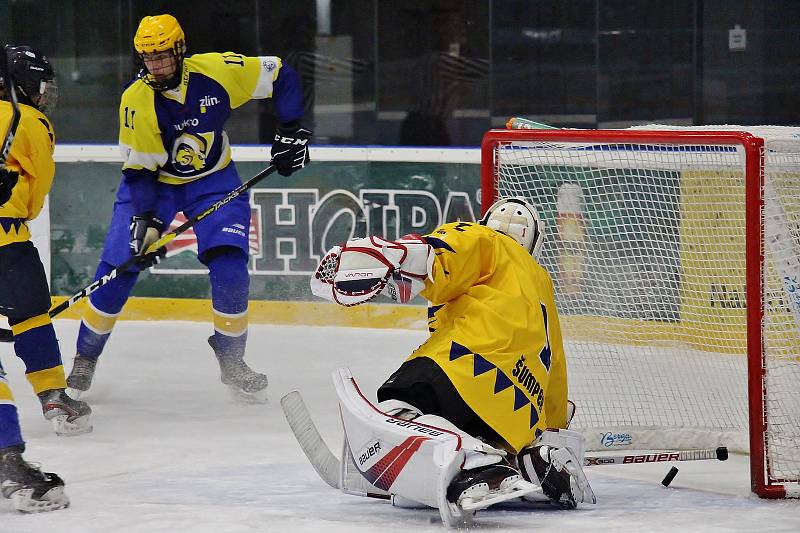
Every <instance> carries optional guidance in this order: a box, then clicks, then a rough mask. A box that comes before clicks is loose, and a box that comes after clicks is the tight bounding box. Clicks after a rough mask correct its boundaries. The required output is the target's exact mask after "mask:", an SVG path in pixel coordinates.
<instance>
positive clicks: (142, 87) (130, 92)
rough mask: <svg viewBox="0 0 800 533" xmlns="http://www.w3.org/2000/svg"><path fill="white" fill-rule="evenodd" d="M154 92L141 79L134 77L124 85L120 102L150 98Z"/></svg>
mask: <svg viewBox="0 0 800 533" xmlns="http://www.w3.org/2000/svg"><path fill="white" fill-rule="evenodd" d="M153 95H155V92H154V91H153V89H152V88H151V87H150V86H149V85H147V84H146V83H145V82H144V80H143V79H141V78H134V79H133V80H131V81H130V83H128V84H127V85H126V86H125V89H124V90H123V91H122V98H121V99H120V102H137V103H138V102H142V101H147V100H148V99H150V100H152V99H153Z"/></svg>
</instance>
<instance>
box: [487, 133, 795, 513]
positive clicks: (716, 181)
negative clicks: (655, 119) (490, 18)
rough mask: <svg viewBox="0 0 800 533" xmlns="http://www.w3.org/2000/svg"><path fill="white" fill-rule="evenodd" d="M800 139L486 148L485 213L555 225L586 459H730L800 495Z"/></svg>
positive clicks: (774, 489)
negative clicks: (668, 454)
mask: <svg viewBox="0 0 800 533" xmlns="http://www.w3.org/2000/svg"><path fill="white" fill-rule="evenodd" d="M751 131H753V130H751ZM796 133H797V132H795V131H794V130H791V129H787V128H783V129H781V128H761V129H760V130H758V131H753V133H746V132H742V131H711V130H695V129H684V130H680V131H673V130H669V131H668V130H664V131H660V130H657V129H655V128H653V129H648V130H633V129H632V130H608V131H600V130H491V131H490V132H488V133H487V134H486V136H485V137H484V141H483V147H482V180H483V184H482V195H483V196H482V204H483V208H484V210H485V209H486V208H487V207H488V206H489V205H491V203H492V201H494V200H495V199H496V198H498V197H503V196H524V197H525V198H527V199H528V200H529V201H530V202H532V203H533V204H534V205H536V206H537V208H538V209H539V212H540V215H541V216H542V218H543V220H544V222H545V226H546V228H547V229H546V237H545V241H544V246H543V248H542V251H541V254H540V262H541V263H542V265H543V266H544V267H545V268H546V269H547V270H548V271H549V272H550V274H551V276H552V278H553V282H554V286H555V291H556V303H557V305H558V308H559V311H560V318H561V329H562V332H563V336H564V344H565V350H566V354H567V363H568V369H569V386H570V398H571V399H573V400H574V401H575V402H576V403H577V405H578V410H577V414H576V417H575V419H574V421H573V426H572V428H573V429H579V430H581V431H582V432H584V434H585V435H586V438H587V445H588V449H592V450H601V449H614V448H629V449H692V448H708V447H715V446H721V445H724V446H727V447H728V448H729V449H730V450H731V451H739V452H750V454H751V455H750V457H751V468H752V479H753V490H754V491H756V492H757V493H759V494H760V495H761V496H766V497H783V496H786V495H789V496H796V495H800V484H798V482H800V451H798V446H799V444H798V443H800V392H799V391H800V387H799V385H800V333H799V332H800V263H798V250H800V202H797V200H796V199H797V198H799V197H800V136H796V135H795V134H796ZM748 372H749V378H748Z"/></svg>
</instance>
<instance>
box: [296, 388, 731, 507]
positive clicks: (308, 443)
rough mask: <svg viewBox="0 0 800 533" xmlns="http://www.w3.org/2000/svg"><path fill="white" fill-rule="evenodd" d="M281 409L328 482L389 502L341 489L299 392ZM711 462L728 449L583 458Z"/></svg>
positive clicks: (588, 462) (336, 465) (337, 466)
mask: <svg viewBox="0 0 800 533" xmlns="http://www.w3.org/2000/svg"><path fill="white" fill-rule="evenodd" d="M281 407H282V408H283V414H284V416H285V417H286V421H287V422H288V423H289V427H290V428H291V429H292V433H293V434H294V437H295V439H297V442H298V444H300V448H301V449H302V450H303V453H305V455H306V457H307V458H308V461H309V462H310V463H311V466H313V467H314V470H316V472H317V474H319V477H320V478H322V480H323V481H324V482H325V483H327V484H328V485H330V486H331V487H333V488H335V489H341V490H342V491H344V492H347V493H348V494H357V495H360V496H368V497H370V498H380V499H386V496H385V495H382V494H374V493H371V492H364V491H363V490H358V489H354V488H352V487H348V486H342V483H341V481H340V472H341V462H340V461H339V459H337V458H336V456H335V455H333V452H331V450H330V448H328V445H327V444H325V441H324V440H323V439H322V436H321V435H320V433H319V430H318V429H317V427H316V425H314V421H313V420H311V415H310V414H309V413H308V408H306V404H305V402H304V401H303V397H302V396H301V395H300V393H299V392H298V391H292V392H290V393H288V394H286V395H285V396H284V397H283V398H281ZM710 459H716V460H719V461H725V460H727V459H728V449H727V448H726V447H724V446H720V447H718V448H709V449H702V450H672V451H661V452H653V453H643V454H616V455H587V456H585V457H584V459H583V466H603V465H619V464H644V463H660V462H673V461H704V460H710Z"/></svg>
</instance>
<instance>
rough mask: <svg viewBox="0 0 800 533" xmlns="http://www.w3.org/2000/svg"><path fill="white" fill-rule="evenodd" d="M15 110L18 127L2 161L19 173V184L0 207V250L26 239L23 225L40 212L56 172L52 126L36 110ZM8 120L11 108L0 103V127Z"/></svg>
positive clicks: (27, 234) (23, 108) (7, 122)
mask: <svg viewBox="0 0 800 533" xmlns="http://www.w3.org/2000/svg"><path fill="white" fill-rule="evenodd" d="M19 109H20V114H21V117H20V121H19V127H18V128H17V134H16V136H15V137H14V142H13V143H12V144H11V151H10V152H9V155H8V160H7V161H6V167H8V168H9V169H11V170H14V171H16V172H17V173H19V180H18V181H17V184H16V185H15V186H14V189H13V190H12V193H11V198H10V199H9V201H8V202H6V203H5V204H4V205H3V206H2V207H0V246H4V245H6V244H10V243H13V242H25V241H27V240H29V239H30V236H31V235H30V231H29V230H28V225H27V224H26V223H27V221H29V220H33V219H34V218H36V217H37V216H38V215H39V212H40V211H41V210H42V206H43V205H44V198H45V196H47V193H49V192H50V187H51V186H52V185H53V176H54V175H55V171H56V169H55V163H54V162H53V148H54V146H55V134H54V133H53V126H52V125H51V124H50V121H49V120H47V117H45V116H44V115H43V114H42V113H41V112H40V111H39V110H38V109H36V108H34V107H31V106H27V105H25V104H20V105H19ZM11 116H12V108H11V104H10V103H9V102H7V101H5V100H2V101H0V124H3V125H7V124H10V122H11ZM4 127H7V126H4Z"/></svg>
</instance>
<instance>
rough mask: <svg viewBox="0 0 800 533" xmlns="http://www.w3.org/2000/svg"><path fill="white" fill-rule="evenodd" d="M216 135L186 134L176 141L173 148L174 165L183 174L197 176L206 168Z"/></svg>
mask: <svg viewBox="0 0 800 533" xmlns="http://www.w3.org/2000/svg"><path fill="white" fill-rule="evenodd" d="M212 146H214V133H213V132H211V133H200V134H193V133H184V134H183V135H181V136H180V137H178V138H177V139H176V140H175V144H174V145H173V148H172V165H173V166H174V167H175V171H176V172H179V173H181V174H195V173H197V172H200V171H201V170H203V169H204V168H205V167H206V159H207V158H208V154H209V152H211V147H212Z"/></svg>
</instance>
